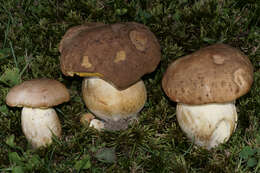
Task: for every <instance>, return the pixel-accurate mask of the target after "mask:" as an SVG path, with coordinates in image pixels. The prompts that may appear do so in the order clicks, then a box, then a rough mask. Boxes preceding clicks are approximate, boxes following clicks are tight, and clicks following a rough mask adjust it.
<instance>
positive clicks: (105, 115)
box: [82, 78, 147, 122]
mask: <svg viewBox="0 0 260 173" xmlns="http://www.w3.org/2000/svg"><path fill="white" fill-rule="evenodd" d="M82 93H83V99H84V101H85V104H86V106H87V107H88V109H89V110H90V111H91V112H93V113H94V114H95V115H96V116H97V117H98V118H100V119H102V120H104V121H110V122H111V121H112V122H119V121H120V120H122V119H128V118H131V117H136V116H137V114H138V112H140V110H141V109H142V108H143V106H144V104H145V102H146V97H147V96H146V88H145V85H144V83H143V81H139V82H137V83H136V84H134V85H132V86H130V87H129V88H127V89H125V90H117V89H116V88H115V87H113V86H112V85H111V84H109V83H107V82H106V81H104V80H102V79H99V78H85V79H84V81H83V84H82Z"/></svg>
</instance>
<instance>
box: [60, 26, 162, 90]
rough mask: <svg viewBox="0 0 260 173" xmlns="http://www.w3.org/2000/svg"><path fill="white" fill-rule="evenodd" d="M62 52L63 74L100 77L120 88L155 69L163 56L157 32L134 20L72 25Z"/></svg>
mask: <svg viewBox="0 0 260 173" xmlns="http://www.w3.org/2000/svg"><path fill="white" fill-rule="evenodd" d="M59 51H60V53H61V56H60V63H61V70H62V72H63V74H64V75H66V76H74V75H75V74H76V75H79V76H82V77H88V76H96V77H100V78H102V79H103V80H105V81H107V82H109V83H111V84H112V85H114V86H115V87H116V88H117V89H126V88H128V87H129V86H130V85H132V84H134V83H135V82H137V81H138V80H140V78H141V77H142V76H143V75H144V74H147V73H150V72H152V71H154V70H155V68H156V67H157V65H158V64H159V62H160V59H161V52H160V45H159V43H158V41H157V39H156V37H155V35H154V34H153V33H152V32H151V31H150V30H149V29H148V27H146V26H145V25H142V24H138V23H135V22H126V23H116V24H110V25H109V24H102V23H86V24H84V25H80V26H75V27H72V28H70V29H69V30H68V31H67V32H66V34H65V35H64V36H63V38H62V40H61V42H60V45H59Z"/></svg>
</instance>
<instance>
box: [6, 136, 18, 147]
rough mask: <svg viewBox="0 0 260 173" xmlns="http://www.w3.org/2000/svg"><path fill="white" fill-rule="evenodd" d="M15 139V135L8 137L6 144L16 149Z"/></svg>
mask: <svg viewBox="0 0 260 173" xmlns="http://www.w3.org/2000/svg"><path fill="white" fill-rule="evenodd" d="M14 138H15V136H14V135H11V136H8V137H7V138H6V140H5V143H6V144H7V145H9V146H10V147H12V148H16V144H15V142H14Z"/></svg>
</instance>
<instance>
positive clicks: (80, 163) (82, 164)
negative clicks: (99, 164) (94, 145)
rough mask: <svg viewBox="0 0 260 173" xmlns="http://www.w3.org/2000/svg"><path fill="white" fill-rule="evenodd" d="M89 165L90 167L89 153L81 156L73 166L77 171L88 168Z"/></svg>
mask: <svg viewBox="0 0 260 173" xmlns="http://www.w3.org/2000/svg"><path fill="white" fill-rule="evenodd" d="M90 167H91V162H90V157H89V155H84V156H83V158H82V159H81V160H79V161H77V162H76V163H75V165H74V168H75V169H76V170H78V171H79V170H81V169H89V168H90Z"/></svg>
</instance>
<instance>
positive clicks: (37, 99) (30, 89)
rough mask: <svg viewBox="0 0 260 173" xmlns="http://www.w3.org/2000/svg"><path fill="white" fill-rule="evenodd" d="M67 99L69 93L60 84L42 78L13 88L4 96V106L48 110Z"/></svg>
mask: <svg viewBox="0 0 260 173" xmlns="http://www.w3.org/2000/svg"><path fill="white" fill-rule="evenodd" d="M69 99H70V95H69V92H68V90H67V88H66V87H65V86H64V85H63V84H62V83H60V82H58V81H56V80H53V79H46V78H43V79H33V80H29V81H25V82H23V83H21V84H19V85H16V86H14V87H13V88H12V89H11V90H10V91H9V93H8V94H7V96H6V104H7V105H9V106H13V107H14V106H16V107H30V108H48V107H53V106H56V105H59V104H61V103H63V102H67V101H69Z"/></svg>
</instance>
